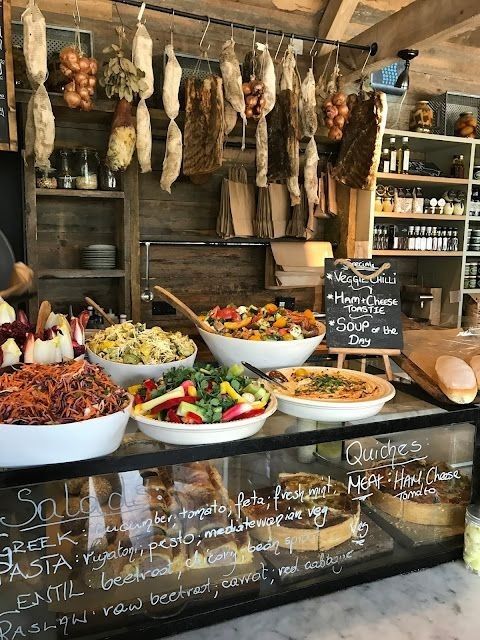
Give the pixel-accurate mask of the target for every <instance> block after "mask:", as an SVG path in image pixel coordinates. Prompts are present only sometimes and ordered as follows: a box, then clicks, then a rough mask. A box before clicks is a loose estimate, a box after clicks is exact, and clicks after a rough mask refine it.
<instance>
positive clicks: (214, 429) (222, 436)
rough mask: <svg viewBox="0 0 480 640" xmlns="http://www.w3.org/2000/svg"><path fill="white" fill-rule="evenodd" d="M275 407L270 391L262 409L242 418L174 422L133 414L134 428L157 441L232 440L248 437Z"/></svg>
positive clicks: (202, 441)
mask: <svg viewBox="0 0 480 640" xmlns="http://www.w3.org/2000/svg"><path fill="white" fill-rule="evenodd" d="M276 410H277V399H276V398H275V396H274V395H273V394H272V395H271V396H270V400H269V403H268V405H267V409H266V411H265V413H262V415H260V416H254V417H253V418H245V419H244V420H233V421H232V422H218V423H215V424H177V423H175V422H165V421H163V420H154V419H153V418H145V417H144V416H139V415H134V414H133V412H132V416H133V419H134V420H135V421H136V422H137V425H138V428H139V429H140V431H141V432H142V433H144V434H145V435H147V436H150V438H153V439H154V440H158V441H159V442H166V443H167V444H180V445H182V444H183V445H185V444H212V443H217V442H232V441H233V440H241V439H242V438H248V437H249V436H253V435H254V434H255V433H257V432H258V431H260V429H261V428H262V427H263V425H264V424H265V421H266V420H267V418H269V417H270V416H271V415H273V414H274V413H275V411H276Z"/></svg>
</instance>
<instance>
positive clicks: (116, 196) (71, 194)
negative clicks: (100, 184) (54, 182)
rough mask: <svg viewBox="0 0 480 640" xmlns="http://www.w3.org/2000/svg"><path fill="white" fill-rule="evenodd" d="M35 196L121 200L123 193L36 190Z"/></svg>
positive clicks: (83, 190) (85, 190) (86, 190)
mask: <svg viewBox="0 0 480 640" xmlns="http://www.w3.org/2000/svg"><path fill="white" fill-rule="evenodd" d="M35 192H36V194H37V196H49V197H51V196H53V197H55V196H56V197H57V198H58V197H60V198H65V197H66V198H106V199H107V200H108V199H117V200H118V199H122V200H123V198H125V194H124V192H123V191H99V190H97V189H95V190H94V189H91V190H90V189H36V190H35Z"/></svg>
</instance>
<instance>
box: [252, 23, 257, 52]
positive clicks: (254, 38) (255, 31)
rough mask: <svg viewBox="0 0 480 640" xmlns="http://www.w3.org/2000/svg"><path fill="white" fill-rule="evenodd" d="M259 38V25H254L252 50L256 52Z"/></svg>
mask: <svg viewBox="0 0 480 640" xmlns="http://www.w3.org/2000/svg"><path fill="white" fill-rule="evenodd" d="M256 40H257V27H253V38H252V51H253V53H255V42H256Z"/></svg>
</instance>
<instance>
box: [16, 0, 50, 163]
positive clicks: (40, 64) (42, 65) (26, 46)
mask: <svg viewBox="0 0 480 640" xmlns="http://www.w3.org/2000/svg"><path fill="white" fill-rule="evenodd" d="M22 22H23V53H24V56H25V65H26V68H27V76H28V79H29V80H30V84H31V86H32V89H33V91H34V92H33V95H32V97H31V98H30V101H29V103H28V109H27V122H26V127H25V130H26V131H25V142H26V143H25V155H26V158H27V159H28V158H29V157H31V156H33V157H34V158H35V166H36V167H40V168H42V169H44V168H49V167H50V159H49V158H50V156H51V154H52V151H53V146H54V142H55V118H54V116H53V111H52V105H51V103H50V98H49V97H48V94H47V91H46V89H45V87H44V84H43V83H44V82H45V80H46V79H47V27H46V23H45V18H44V17H43V15H42V12H41V11H40V9H39V8H38V6H37V5H36V4H35V0H29V3H28V6H27V8H26V9H25V11H24V12H23V14H22Z"/></svg>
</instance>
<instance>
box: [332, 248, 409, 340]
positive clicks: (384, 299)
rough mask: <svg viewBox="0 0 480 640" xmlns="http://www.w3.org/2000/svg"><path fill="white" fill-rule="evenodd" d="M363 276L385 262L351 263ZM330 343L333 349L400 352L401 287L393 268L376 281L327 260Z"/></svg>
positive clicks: (354, 261) (381, 274) (357, 261)
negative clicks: (392, 350)
mask: <svg viewBox="0 0 480 640" xmlns="http://www.w3.org/2000/svg"><path fill="white" fill-rule="evenodd" d="M351 264H352V265H353V266H354V267H355V268H356V269H357V270H358V271H359V273H361V274H362V275H369V274H372V273H373V272H375V271H376V270H377V269H378V268H379V267H380V266H381V265H382V264H383V263H380V262H374V261H373V260H351ZM325 271H326V275H325V310H326V320H327V343H328V346H329V347H331V348H352V349H355V348H357V349H399V348H401V347H402V345H403V341H402V326H401V319H400V286H399V282H398V277H397V272H396V271H395V269H394V267H393V266H392V265H391V266H390V268H389V269H387V270H386V271H383V272H382V273H380V274H379V275H377V276H376V277H375V278H373V279H372V280H369V281H367V280H364V279H363V278H361V277H359V276H358V275H357V274H355V273H353V272H352V271H351V270H350V268H349V267H348V266H347V265H346V264H343V263H340V264H337V265H336V264H335V261H334V260H332V259H328V260H326V261H325Z"/></svg>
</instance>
